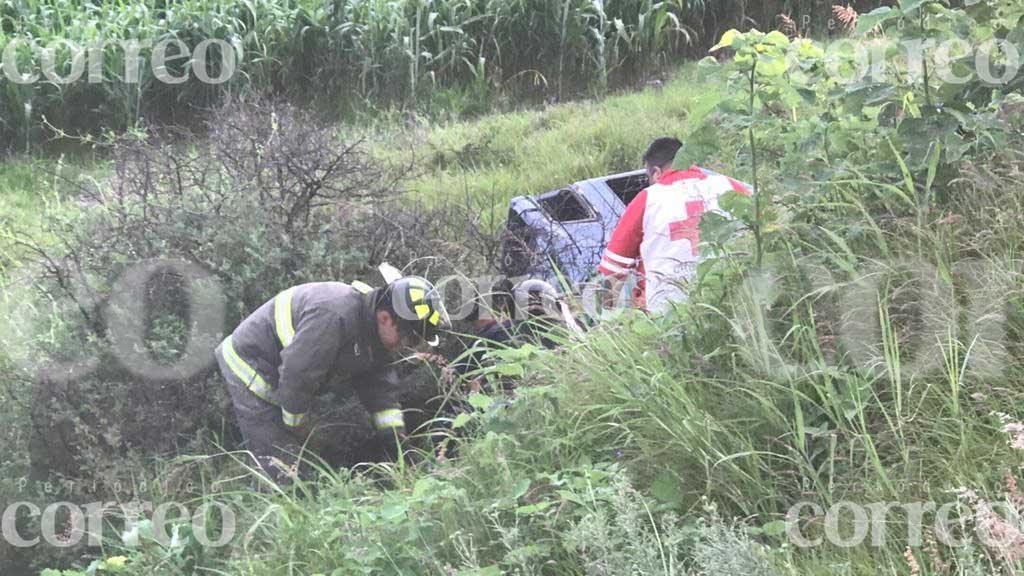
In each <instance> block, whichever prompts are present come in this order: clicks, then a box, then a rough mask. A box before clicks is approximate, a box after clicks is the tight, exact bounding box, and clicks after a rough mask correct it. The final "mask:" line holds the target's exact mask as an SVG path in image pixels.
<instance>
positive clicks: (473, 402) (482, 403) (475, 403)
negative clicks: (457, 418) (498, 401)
mask: <svg viewBox="0 0 1024 576" xmlns="http://www.w3.org/2000/svg"><path fill="white" fill-rule="evenodd" d="M466 401H467V402H469V405H470V406H472V407H473V408H476V409H477V410H487V409H488V408H490V407H491V404H494V398H491V397H490V396H487V395H486V394H477V393H473V394H470V395H469V397H468V398H466Z"/></svg>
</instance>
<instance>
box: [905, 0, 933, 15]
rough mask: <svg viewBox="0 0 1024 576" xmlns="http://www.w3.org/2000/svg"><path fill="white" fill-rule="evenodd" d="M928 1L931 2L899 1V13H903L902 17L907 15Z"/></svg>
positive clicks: (923, 0) (921, 0)
mask: <svg viewBox="0 0 1024 576" xmlns="http://www.w3.org/2000/svg"><path fill="white" fill-rule="evenodd" d="M930 1H931V0H900V12H903V14H904V15H908V14H909V13H910V12H913V11H914V10H917V9H918V8H920V7H921V5H922V4H924V3H925V2H930Z"/></svg>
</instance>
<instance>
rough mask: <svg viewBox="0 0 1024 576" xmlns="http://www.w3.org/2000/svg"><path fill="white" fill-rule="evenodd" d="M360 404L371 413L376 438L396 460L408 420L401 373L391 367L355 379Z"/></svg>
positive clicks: (357, 376)
mask: <svg viewBox="0 0 1024 576" xmlns="http://www.w3.org/2000/svg"><path fill="white" fill-rule="evenodd" d="M353 381H354V382H355V389H356V393H357V394H358V395H359V400H360V402H362V403H363V406H364V407H365V408H366V411H367V412H369V413H370V419H371V420H372V421H373V427H374V428H375V429H376V430H377V439H378V440H379V441H380V443H381V445H382V447H383V448H384V450H385V451H386V452H387V454H388V456H389V457H390V458H392V459H394V458H395V457H396V456H397V448H398V443H400V442H401V441H402V440H403V439H404V438H405V418H404V417H403V416H402V404H401V401H400V399H399V398H400V394H401V385H402V382H401V379H400V378H399V376H398V370H397V369H396V368H394V367H393V366H388V367H386V368H383V369H381V370H380V371H377V372H367V373H365V374H360V375H356V376H354V377H353Z"/></svg>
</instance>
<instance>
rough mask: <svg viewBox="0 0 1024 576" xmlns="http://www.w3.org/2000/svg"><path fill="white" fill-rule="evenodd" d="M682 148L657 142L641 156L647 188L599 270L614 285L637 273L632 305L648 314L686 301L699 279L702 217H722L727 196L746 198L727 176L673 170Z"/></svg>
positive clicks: (621, 224) (620, 227) (669, 141)
mask: <svg viewBox="0 0 1024 576" xmlns="http://www.w3.org/2000/svg"><path fill="white" fill-rule="evenodd" d="M682 145H683V144H682V142H680V141H679V140H677V139H675V138H659V139H657V140H655V141H654V142H653V143H651V145H650V147H649V148H648V149H647V152H646V153H644V156H643V162H644V167H645V169H646V170H647V177H648V181H649V182H650V186H648V187H647V188H646V189H644V190H643V191H641V192H640V193H639V194H638V195H637V196H636V197H635V198H634V199H633V200H632V201H631V202H630V203H629V206H627V207H626V211H625V212H624V213H623V214H622V218H621V219H619V223H618V224H617V225H616V227H615V231H614V232H613V233H612V238H611V241H609V242H608V247H607V249H606V250H605V252H604V255H603V256H602V258H601V264H600V266H599V267H598V272H600V273H602V274H604V275H605V276H610V277H612V278H613V279H615V280H616V281H622V280H624V279H626V277H627V276H629V274H630V273H633V272H636V274H637V287H636V288H635V289H634V291H633V295H632V296H633V303H634V306H637V307H640V308H645V309H646V310H647V311H648V312H655V313H657V312H663V311H665V310H666V309H668V308H670V307H671V305H672V303H674V302H681V301H683V300H685V299H686V284H687V283H688V282H690V281H691V280H693V279H694V278H695V277H696V273H697V262H698V261H699V252H698V244H699V243H700V220H701V217H702V216H703V215H704V214H705V213H707V212H718V213H722V214H724V212H723V211H722V210H721V209H720V208H719V206H718V200H719V198H720V197H721V196H722V195H723V194H725V193H727V192H730V191H735V192H738V193H740V194H744V195H748V196H749V195H750V190H749V189H748V188H747V187H746V186H745V185H743V184H742V183H740V182H738V181H737V180H733V179H732V178H729V177H728V176H722V175H720V174H713V173H710V172H707V171H705V170H701V169H700V168H698V167H696V166H693V167H691V168H690V169H688V170H673V169H672V164H673V162H674V161H675V157H676V153H677V152H678V151H679V149H680V148H681V147H682ZM619 286H620V285H619ZM612 292H613V293H615V292H617V289H614V288H613V290H612Z"/></svg>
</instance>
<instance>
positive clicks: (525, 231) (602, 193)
mask: <svg viewBox="0 0 1024 576" xmlns="http://www.w3.org/2000/svg"><path fill="white" fill-rule="evenodd" d="M699 169H700V170H701V171H702V172H704V173H705V174H708V175H717V173H716V172H713V171H711V170H707V169H705V168H699ZM648 184H649V182H648V180H647V174H646V173H645V172H644V171H643V170H635V171H633V172H624V173H622V174H613V175H611V176H604V177H601V178H592V179H590V180H584V181H582V182H577V183H575V184H573V185H571V186H567V187H565V188H561V189H558V190H552V191H550V192H546V193H544V194H540V195H537V196H518V197H516V198H513V199H512V201H511V203H510V205H509V211H508V221H507V223H506V235H505V239H504V242H503V245H502V268H503V273H504V274H505V275H506V276H508V277H510V278H517V277H530V278H539V279H542V280H545V281H546V282H548V283H549V284H551V285H552V286H555V287H561V286H563V283H562V279H561V278H560V277H559V276H560V275H561V277H562V278H564V280H565V282H567V283H568V284H569V286H570V287H578V286H579V285H580V284H582V283H584V282H586V281H587V280H588V279H590V278H592V277H593V276H594V273H595V271H596V270H597V266H598V264H600V262H601V255H602V253H603V252H604V249H605V246H607V245H608V242H609V241H610V240H611V237H612V232H614V231H615V226H616V224H618V222H619V219H620V218H621V217H622V214H623V212H624V211H625V210H626V206H628V205H629V203H630V202H631V201H632V200H633V198H635V197H636V196H637V195H638V194H639V193H640V192H641V191H642V190H643V189H644V188H646V187H647V186H648Z"/></svg>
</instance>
